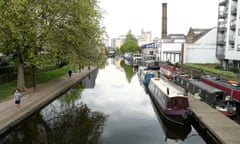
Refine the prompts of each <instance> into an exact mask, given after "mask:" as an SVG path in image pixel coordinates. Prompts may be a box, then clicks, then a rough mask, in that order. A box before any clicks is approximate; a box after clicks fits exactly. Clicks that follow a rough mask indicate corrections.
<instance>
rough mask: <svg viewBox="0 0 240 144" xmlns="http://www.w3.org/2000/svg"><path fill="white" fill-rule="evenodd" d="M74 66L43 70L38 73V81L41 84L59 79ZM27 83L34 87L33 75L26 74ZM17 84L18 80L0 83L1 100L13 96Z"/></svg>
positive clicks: (28, 85)
mask: <svg viewBox="0 0 240 144" xmlns="http://www.w3.org/2000/svg"><path fill="white" fill-rule="evenodd" d="M72 68H73V66H65V67H62V68H60V69H55V70H52V71H48V72H43V73H39V74H37V75H36V83H37V84H40V83H45V82H48V81H50V80H53V79H57V78H60V77H62V76H64V75H66V74H67V72H68V70H69V69H72ZM25 84H26V86H27V87H28V88H29V87H32V85H33V84H32V77H31V76H26V78H25ZM16 85H17V81H16V80H15V81H12V82H9V83H6V84H4V85H0V89H1V91H0V101H2V100H5V99H8V98H11V96H13V93H14V92H15V89H16Z"/></svg>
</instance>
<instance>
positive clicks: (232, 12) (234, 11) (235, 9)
mask: <svg viewBox="0 0 240 144" xmlns="http://www.w3.org/2000/svg"><path fill="white" fill-rule="evenodd" d="M231 15H233V16H236V15H237V8H236V6H234V7H232V9H231Z"/></svg>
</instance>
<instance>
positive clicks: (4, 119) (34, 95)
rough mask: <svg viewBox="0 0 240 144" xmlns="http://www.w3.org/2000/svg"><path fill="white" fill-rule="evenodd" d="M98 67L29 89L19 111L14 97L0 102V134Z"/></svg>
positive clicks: (24, 95)
mask: <svg viewBox="0 0 240 144" xmlns="http://www.w3.org/2000/svg"><path fill="white" fill-rule="evenodd" d="M96 69H97V68H96V67H92V68H91V69H90V70H88V69H87V68H85V69H84V70H83V71H81V72H77V73H73V74H72V77H71V78H69V77H68V75H67V74H66V76H64V77H61V78H59V79H55V80H52V81H49V82H47V83H43V84H38V85H37V87H36V91H35V92H34V90H33V88H30V89H28V90H27V91H26V92H25V93H24V94H23V97H22V101H21V109H20V111H17V109H16V107H15V104H14V99H13V98H12V99H8V100H6V101H3V102H1V103H0V136H1V135H2V134H3V133H5V132H6V131H7V130H9V129H10V128H12V127H14V126H15V125H17V124H18V123H19V122H21V121H22V120H24V119H25V118H27V117H28V116H30V115H31V114H33V113H34V112H36V111H37V110H38V109H40V108H41V107H43V106H44V105H46V104H47V103H49V102H50V101H51V100H53V99H55V98H56V97H57V96H59V95H60V94H62V93H64V92H65V91H66V90H68V89H69V88H71V87H72V86H73V85H74V84H76V83H77V82H79V81H80V80H82V79H83V78H85V77H86V76H88V75H89V74H90V73H91V72H93V71H95V70H96Z"/></svg>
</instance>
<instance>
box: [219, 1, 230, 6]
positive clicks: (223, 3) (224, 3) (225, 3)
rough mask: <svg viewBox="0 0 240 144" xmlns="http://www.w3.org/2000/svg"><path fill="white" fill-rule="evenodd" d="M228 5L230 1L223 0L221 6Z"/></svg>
mask: <svg viewBox="0 0 240 144" xmlns="http://www.w3.org/2000/svg"><path fill="white" fill-rule="evenodd" d="M227 3H228V0H221V1H220V2H219V6H225V5H227Z"/></svg>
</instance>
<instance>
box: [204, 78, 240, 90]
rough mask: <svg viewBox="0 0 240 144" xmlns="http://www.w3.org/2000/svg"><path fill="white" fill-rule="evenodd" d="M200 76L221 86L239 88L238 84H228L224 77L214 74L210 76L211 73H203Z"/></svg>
mask: <svg viewBox="0 0 240 144" xmlns="http://www.w3.org/2000/svg"><path fill="white" fill-rule="evenodd" d="M201 77H202V78H205V79H208V80H210V81H213V82H215V83H218V84H220V85H222V86H225V87H229V88H232V89H235V90H240V85H238V86H233V85H231V84H229V83H228V81H226V80H224V79H220V78H218V77H214V76H211V75H204V76H201Z"/></svg>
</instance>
